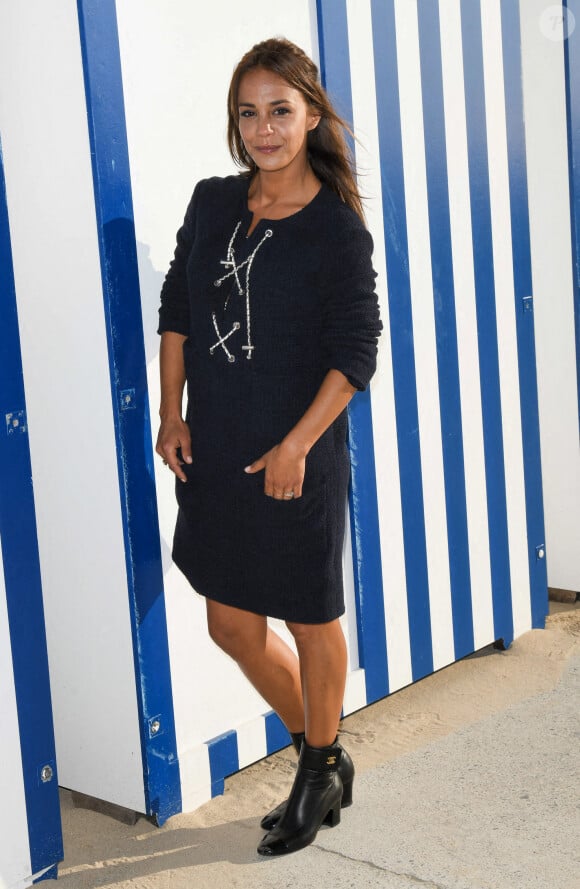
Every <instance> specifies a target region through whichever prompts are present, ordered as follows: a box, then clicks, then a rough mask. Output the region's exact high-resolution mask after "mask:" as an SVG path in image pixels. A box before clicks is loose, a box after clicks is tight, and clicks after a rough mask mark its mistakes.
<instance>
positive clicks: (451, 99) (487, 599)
mask: <svg viewBox="0 0 580 889" xmlns="http://www.w3.org/2000/svg"><path fill="white" fill-rule="evenodd" d="M439 9H440V20H441V44H442V45H441V55H442V66H443V93H444V104H445V138H446V142H447V167H448V170H449V212H450V222H451V246H452V253H453V279H454V287H455V315H456V322H457V350H458V359H459V387H460V393H461V420H462V425H463V453H464V460H465V494H466V501H467V529H468V539H469V563H470V574H471V596H472V607H473V634H474V645H475V648H476V649H478V648H481V647H482V646H483V645H486V644H487V643H489V642H490V641H491V640H492V639H493V638H494V632H493V599H492V587H491V564H490V556H489V529H488V515H487V491H486V483H485V453H484V447H483V416H482V407H481V389H480V375H479V346H478V336H477V314H476V299H475V280H474V266H473V242H472V229H471V208H470V200H469V165H468V153H467V122H466V117H465V93H464V72H463V54H462V40H461V7H460V0H447V2H445V3H440V5H439Z"/></svg>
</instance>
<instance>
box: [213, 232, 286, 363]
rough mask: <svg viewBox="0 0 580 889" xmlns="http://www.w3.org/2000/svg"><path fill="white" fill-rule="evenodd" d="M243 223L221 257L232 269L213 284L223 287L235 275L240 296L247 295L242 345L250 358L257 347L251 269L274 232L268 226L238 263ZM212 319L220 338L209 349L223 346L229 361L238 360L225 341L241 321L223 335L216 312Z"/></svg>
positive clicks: (226, 303) (221, 262)
mask: <svg viewBox="0 0 580 889" xmlns="http://www.w3.org/2000/svg"><path fill="white" fill-rule="evenodd" d="M241 224H242V221H241V220H240V221H239V222H238V224H237V225H236V227H235V229H234V233H233V235H232V236H231V238H230V242H229V244H228V249H227V254H226V255H227V259H220V265H222V266H224V267H225V268H229V269H230V271H229V272H226V274H225V275H223V277H221V278H217V279H216V280H215V281H214V282H213V285H214V287H221V285H222V284H223V282H224V281H227V279H228V278H230V277H232V276H233V277H234V279H235V282H236V286H237V289H238V295H239V296H244V295H245V297H246V345H245V346H242V351H244V352H245V353H246V358H248V359H250V358H252V356H253V353H254V349H255V348H256V347H255V346H254V344H253V343H252V330H251V327H252V319H251V313H250V271H251V269H252V263H253V262H254V259H255V257H256V254H257V253H258V250H259V249H260V247H261V246H262V244H264V243H265V242H266V241H267V240H268V238H271V237H272V235H273V234H274V232H273V231H272V229H271V228H267V229H266V231H265V232H264V235H263V237H262V239H261V240H260V241H259V243H258V244H256V246H255V247H254V249H253V251H252V252H251V253H250V255H249V256H248V258H247V259H245V260H244V261H243V262H241V263H240V264H239V265H238V264H237V263H236V256H235V253H234V242H235V240H236V235H237V234H238V231H239V230H240V226H241ZM243 268H245V270H246V273H245V276H244V277H245V282H244V283H245V287H242V282H241V281H240V276H239V274H238V272H240V271H241V270H242V269H243ZM229 299H230V297H229V296H228V298H227V299H226V301H225V304H224V311H225V309H226V308H227V306H228V302H229ZM212 321H213V326H214V330H215V332H216V334H217V336H218V340H217V342H216V343H214V344H213V346H210V350H209V351H210V354H211V355H213V354H214V351H215V350H216V349H217V347H218V346H221V347H222V349H223V350H224V352H225V354H226V357H227V359H228V361H229V362H230V363H232V362H234V361H235V360H236V359H235V356H234V355H232V353H231V352H230V351H229V349H228V348H227V346H226V345H225V342H226V340H227V339H228V338H229V337H230V336H231V335H232V333H234V331H235V330H238V329H239V326H240V325H239V323H238V322H236V324H235V325H234V327H233V328H232V330H230V332H229V333H227V334H225V335H224V336H222V334H221V331H220V330H219V328H218V324H217V319H216V315H215V312H213V313H212ZM236 325H237V326H236Z"/></svg>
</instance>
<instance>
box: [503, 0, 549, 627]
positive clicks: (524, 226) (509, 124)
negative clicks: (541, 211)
mask: <svg viewBox="0 0 580 889" xmlns="http://www.w3.org/2000/svg"><path fill="white" fill-rule="evenodd" d="M501 19H502V45H503V69H504V90H505V107H506V128H507V149H508V175H509V190H510V213H511V226H512V251H513V270H514V288H515V301H516V305H515V309H516V330H517V348H518V367H519V383H520V403H521V423H522V439H523V451H524V453H523V457H524V483H525V491H526V521H527V529H528V563H529V570H530V585H531V590H530V592H531V610H532V626H533V627H543V626H544V621H545V617H546V614H547V613H548V581H547V576H546V559H545V558H544V559H539V558H538V557H537V554H536V551H537V548H538V547H541V546H543V544H544V540H545V537H544V508H543V503H542V463H541V456H540V421H539V411H538V386H537V379H536V347H535V341H534V315H533V312H530V311H524V304H523V302H522V300H523V298H524V297H526V296H530V295H531V294H532V261H531V254H530V226H529V213H528V182H527V169H526V142H525V131H524V102H523V95H522V68H521V36H520V19H519V4H518V2H517V0H501Z"/></svg>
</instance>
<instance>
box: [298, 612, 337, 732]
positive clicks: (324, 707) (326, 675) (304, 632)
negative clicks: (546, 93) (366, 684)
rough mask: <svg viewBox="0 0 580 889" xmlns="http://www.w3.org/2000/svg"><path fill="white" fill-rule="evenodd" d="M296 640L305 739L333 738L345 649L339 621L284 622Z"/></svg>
mask: <svg viewBox="0 0 580 889" xmlns="http://www.w3.org/2000/svg"><path fill="white" fill-rule="evenodd" d="M287 626H288V629H289V630H290V632H291V633H292V635H293V636H294V639H295V640H296V647H297V649H298V657H299V660H300V676H301V683H302V694H303V698H304V710H305V727H306V740H307V741H308V743H309V744H310V746H311V747H326V746H328V745H330V744H332V743H333V742H334V739H335V738H336V734H337V731H338V723H339V720H340V712H341V710H342V703H343V698H344V687H345V683H346V664H347V652H346V642H345V639H344V634H343V632H342V627H341V625H340V621H339V620H338V619H337V620H333V621H330V622H329V623H325V624H296V623H287Z"/></svg>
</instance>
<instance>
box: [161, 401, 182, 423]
mask: <svg viewBox="0 0 580 889" xmlns="http://www.w3.org/2000/svg"><path fill="white" fill-rule="evenodd" d="M159 417H160V419H161V420H163V422H167V421H168V420H181V421H183V417H182V415H181V404H177V403H170V404H167V403H165V402H161V406H160V408H159Z"/></svg>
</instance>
